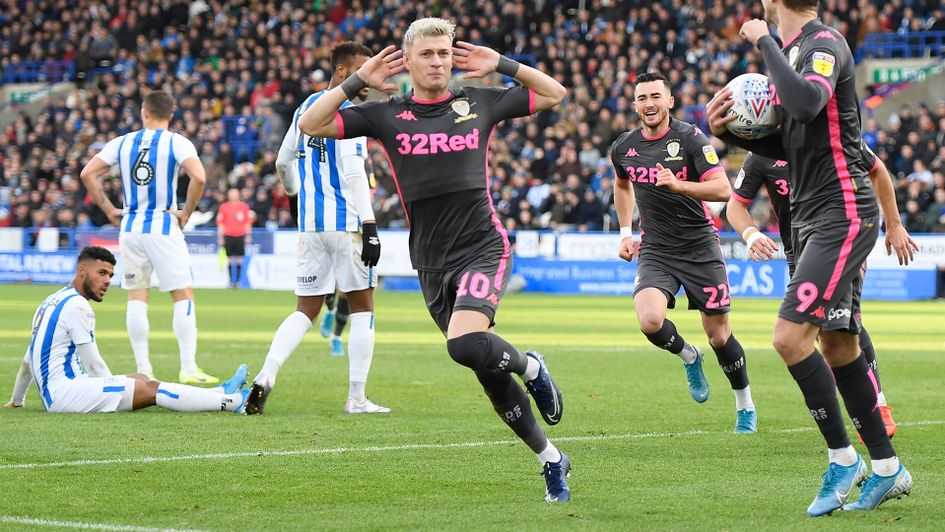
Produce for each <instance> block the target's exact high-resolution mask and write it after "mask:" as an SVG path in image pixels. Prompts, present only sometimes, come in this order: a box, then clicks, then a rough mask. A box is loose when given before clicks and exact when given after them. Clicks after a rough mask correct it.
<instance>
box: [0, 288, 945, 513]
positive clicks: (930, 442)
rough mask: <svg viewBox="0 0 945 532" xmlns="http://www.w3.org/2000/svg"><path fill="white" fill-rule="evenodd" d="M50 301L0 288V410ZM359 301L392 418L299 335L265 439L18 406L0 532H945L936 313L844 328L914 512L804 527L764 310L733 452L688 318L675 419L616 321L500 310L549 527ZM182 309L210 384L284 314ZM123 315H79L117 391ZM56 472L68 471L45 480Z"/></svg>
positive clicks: (629, 319) (420, 359)
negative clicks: (532, 393)
mask: <svg viewBox="0 0 945 532" xmlns="http://www.w3.org/2000/svg"><path fill="white" fill-rule="evenodd" d="M54 289H55V287H52V286H0V346H2V349H0V392H2V393H3V394H5V397H3V401H4V402H5V401H6V400H7V398H8V395H9V392H10V390H11V389H12V385H13V380H14V376H15V373H16V370H17V367H18V364H19V362H20V360H21V357H22V354H23V352H24V350H25V348H26V345H27V341H28V335H29V330H28V329H29V325H30V318H31V317H32V313H33V311H34V310H35V308H36V306H37V305H38V304H39V303H40V302H41V301H42V299H43V298H44V297H45V296H46V295H47V294H49V293H51V292H52V291H53V290H54ZM376 299H377V320H376V326H377V347H376V352H375V358H374V365H373V368H372V371H371V377H370V380H369V382H368V396H369V397H371V398H372V399H373V400H375V401H376V402H378V403H380V404H383V405H385V406H389V407H391V408H392V409H393V413H391V414H389V415H385V416H381V415H376V416H347V415H345V414H344V413H343V410H342V409H343V403H344V399H345V396H346V393H347V371H348V366H347V364H348V363H347V359H346V358H333V357H330V356H329V355H328V344H327V341H325V340H323V339H322V338H321V337H320V336H319V335H318V333H317V332H316V331H315V330H313V331H312V332H310V333H309V335H308V336H307V337H306V339H305V341H304V342H303V344H302V345H301V346H300V348H299V349H298V350H297V351H296V353H295V355H294V356H293V357H292V358H291V359H290V360H289V361H288V363H287V364H286V366H285V367H284V368H283V370H282V372H281V373H280V375H279V382H278V386H277V387H276V389H275V391H274V392H273V395H272V396H271V397H270V399H269V403H268V405H267V411H266V415H264V416H257V417H242V416H235V415H232V414H224V413H206V414H177V413H173V412H168V411H163V410H161V409H158V408H152V409H149V410H146V411H142V412H136V413H130V414H112V415H87V416H75V415H71V416H70V415H53V414H47V413H45V412H43V410H42V406H41V404H40V402H39V398H38V396H37V395H36V391H35V388H31V390H30V393H29V395H28V397H27V405H26V408H24V409H18V410H13V411H10V410H0V416H2V417H0V427H2V438H0V486H2V488H0V494H2V495H0V529H17V530H19V529H24V528H30V525H27V524H26V522H25V521H24V519H34V520H37V521H35V522H36V523H39V524H45V525H51V524H55V523H54V522H63V523H60V525H62V526H66V525H67V524H68V523H86V524H94V525H97V526H106V525H107V526H115V527H122V526H123V527H127V528H124V529H128V530H130V529H136V528H133V527H143V528H174V529H199V530H238V529H242V530H246V529H250V528H256V529H273V530H278V529H282V530H314V529H437V530H444V529H445V530H450V529H493V530H498V529H501V530H511V529H515V530H518V529H531V530H546V529H559V528H570V529H633V530H641V529H680V530H694V529H705V530H718V529H735V530H744V529H749V528H751V529H798V528H801V529H814V528H816V529H822V528H826V529H844V530H875V529H878V528H881V527H887V526H892V527H896V528H899V529H908V530H914V529H941V527H942V526H943V525H942V523H945V505H943V502H945V461H943V453H942V441H943V429H945V393H943V383H945V377H943V375H945V317H943V316H945V305H943V303H941V302H920V303H884V302H876V301H867V302H866V303H865V305H864V311H865V316H866V324H867V326H868V327H869V330H870V332H871V333H872V336H873V341H874V343H875V345H876V347H877V352H878V359H879V367H880V376H881V381H882V384H883V387H884V391H885V392H886V395H887V397H888V399H889V402H890V405H891V406H892V407H893V408H894V409H895V417H896V419H897V421H899V422H900V424H901V426H900V429H899V434H898V435H897V436H896V438H895V439H894V444H895V445H896V447H897V450H898V452H899V454H900V456H901V457H902V459H903V461H904V463H905V464H906V465H907V467H909V469H910V470H911V472H912V474H913V477H914V479H915V489H914V491H913V494H912V496H911V497H908V498H903V499H902V500H898V501H896V500H894V501H890V502H888V503H886V504H885V505H883V506H881V507H880V508H879V510H877V511H876V512H872V513H855V514H849V513H846V514H844V513H837V514H834V515H833V516H832V517H829V518H823V519H819V520H811V519H808V518H807V516H806V514H805V509H806V507H807V505H808V503H809V502H810V500H811V499H812V497H813V496H814V494H815V493H816V491H817V489H818V488H819V486H820V480H821V478H820V475H821V473H822V472H823V470H824V468H825V466H826V453H825V452H824V449H823V447H824V446H823V443H822V440H821V438H820V436H819V435H818V434H817V433H816V431H815V426H814V423H813V421H812V420H811V419H810V416H809V415H808V414H807V412H806V409H805V407H804V404H803V401H802V398H801V395H800V393H799V392H798V390H797V388H796V386H795V385H794V382H793V381H792V380H791V378H790V376H789V374H788V372H787V370H786V369H785V368H784V365H783V364H782V363H781V361H780V359H779V358H778V357H777V355H776V354H775V353H774V351H773V349H772V348H771V343H770V339H771V334H770V333H771V327H772V324H773V322H774V316H775V312H776V309H777V302H776V301H771V300H748V299H740V300H739V299H736V300H735V302H734V311H733V313H732V315H731V318H732V323H733V327H734V331H735V334H736V335H737V337H738V338H739V340H740V341H741V342H742V343H743V344H744V346H745V348H746V351H747V353H748V368H749V372H750V376H751V386H752V391H753V392H754V398H755V402H756V405H757V407H758V413H759V429H760V432H759V433H758V434H756V435H748V436H744V435H739V436H737V435H734V434H732V433H731V431H732V428H733V427H734V423H735V412H734V398H733V396H732V393H731V391H730V390H729V389H728V383H727V381H726V380H725V377H724V375H723V374H722V372H721V371H720V370H719V369H718V366H717V365H716V364H715V362H714V357H713V356H712V352H711V349H710V348H709V346H708V344H707V342H706V341H705V337H704V335H703V333H702V331H701V328H700V326H699V316H698V313H696V312H689V311H685V310H675V311H671V314H670V316H671V317H672V319H673V320H674V321H675V322H676V323H677V325H678V327H679V330H680V332H681V333H682V334H683V335H684V336H685V337H686V338H687V339H688V340H690V341H692V342H695V343H697V344H698V345H700V346H701V348H702V349H703V351H704V352H706V354H707V356H706V361H707V364H706V374H707V376H708V378H709V381H710V384H711V396H710V399H709V401H708V402H707V403H706V404H703V405H698V404H696V403H694V402H693V401H692V400H691V399H690V398H689V395H688V393H687V391H686V385H685V375H684V372H683V368H682V366H681V363H680V362H679V361H678V359H676V358H675V357H672V356H670V355H668V354H666V353H664V352H661V351H658V350H657V349H655V348H654V347H652V346H650V345H649V343H648V342H647V341H646V339H645V338H644V337H643V335H642V334H640V332H639V331H638V330H637V329H636V319H635V317H634V314H633V307H632V301H631V300H630V298H626V297H565V296H544V295H524V294H513V295H509V296H507V297H506V299H505V301H504V302H503V305H502V308H501V310H500V312H499V316H498V322H499V326H498V331H499V332H500V333H501V334H502V335H503V336H504V337H505V338H507V339H508V340H510V341H511V342H512V343H514V344H515V345H517V346H519V347H520V348H523V349H538V350H540V351H542V352H543V353H544V354H545V355H546V358H547V360H548V364H549V367H550V369H551V372H552V374H553V375H554V376H555V379H556V380H557V382H558V384H559V385H560V386H561V387H562V389H563V392H564V402H565V409H564V415H563V420H562V422H561V424H559V425H557V426H555V427H552V428H549V429H548V433H549V435H550V437H551V438H552V440H553V441H555V442H556V443H557V444H558V446H559V448H561V449H562V450H564V451H565V452H567V453H568V454H569V455H570V456H571V459H572V461H573V463H574V471H573V474H572V476H571V479H570V484H571V489H572V497H573V499H572V502H571V503H570V504H567V505H557V506H552V505H548V504H546V503H545V502H543V495H544V483H543V481H542V478H541V477H540V476H539V471H540V467H539V464H538V462H537V461H536V460H535V458H534V456H533V455H532V454H531V453H530V452H529V451H528V449H527V448H526V447H525V446H524V445H523V444H520V443H517V442H514V441H512V440H513V439H514V435H513V434H512V433H511V431H509V430H508V428H507V427H506V426H505V425H504V424H503V423H501V422H500V421H499V419H498V418H497V416H496V415H495V413H494V412H493V411H492V409H491V406H490V404H489V402H488V400H487V399H486V398H485V396H484V394H483V393H482V390H481V388H479V386H478V384H477V382H476V381H475V379H474V378H473V376H472V374H471V373H470V372H469V371H468V370H466V369H464V368H462V367H460V366H458V365H456V364H455V363H453V362H452V360H450V358H449V356H448V355H447V354H446V350H445V344H444V341H443V339H442V337H441V336H440V335H439V333H438V332H437V331H436V329H435V327H434V325H433V322H432V320H430V318H429V316H428V315H427V313H426V310H425V308H424V306H423V301H422V299H421V297H420V295H419V294H415V293H383V292H379V293H378V294H377V298H376ZM196 302H197V306H196V308H197V320H198V327H199V348H198V353H199V355H198V357H199V358H198V362H199V363H200V365H201V366H202V367H203V368H204V369H205V370H207V371H208V372H211V373H213V374H216V375H220V376H229V374H230V373H231V372H232V371H233V370H234V369H235V368H236V366H237V365H238V364H239V363H241V362H248V363H249V365H250V371H251V374H255V372H256V371H257V370H258V369H259V368H260V366H261V364H262V361H263V359H264V357H265V354H266V351H267V349H268V346H269V342H270V340H271V339H272V335H273V333H274V331H275V329H276V327H277V326H278V325H279V323H280V321H281V320H282V319H283V317H284V316H285V315H286V314H287V313H288V312H289V311H291V310H292V309H293V308H294V304H295V297H294V295H292V294H291V293H279V292H259V291H228V292H224V291H206V290H200V291H197V300H196ZM124 306H125V293H124V292H123V291H121V290H119V289H117V288H114V289H112V291H111V292H110V293H109V295H108V297H107V298H106V301H105V302H104V303H101V304H97V305H93V307H94V308H95V310H96V312H97V335H96V336H97V338H98V341H99V343H100V347H101V350H102V353H103V355H104V357H105V359H106V360H107V361H108V363H109V364H110V366H111V369H112V371H113V372H115V373H125V372H131V371H133V370H134V360H133V357H132V355H131V350H130V346H129V344H128V339H127V336H126V333H125V318H124ZM681 307H684V305H681ZM150 319H151V353H152V361H153V362H154V364H155V370H156V374H157V377H158V378H162V377H163V378H167V379H173V377H175V376H176V375H177V369H178V362H177V344H176V341H175V340H174V337H173V334H172V332H171V305H170V298H168V297H167V296H166V295H164V294H159V293H157V292H156V291H155V292H154V293H153V294H152V303H151V308H150ZM855 445H856V446H857V448H858V450H859V451H860V452H862V453H864V454H865V450H864V449H863V448H862V446H860V445H859V443H855ZM208 455H217V456H208ZM81 461H85V462H84V463H77V462H81ZM57 462H58V463H61V462H67V464H59V465H44V464H51V463H57ZM24 464H25V466H24ZM855 493H856V492H855ZM113 529H114V530H118V529H122V528H113Z"/></svg>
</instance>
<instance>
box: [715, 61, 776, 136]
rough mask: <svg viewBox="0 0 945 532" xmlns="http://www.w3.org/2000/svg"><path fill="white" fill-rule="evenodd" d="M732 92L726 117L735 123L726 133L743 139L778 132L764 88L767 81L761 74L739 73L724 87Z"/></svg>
mask: <svg viewBox="0 0 945 532" xmlns="http://www.w3.org/2000/svg"><path fill="white" fill-rule="evenodd" d="M726 86H727V87H728V88H729V89H731V90H732V100H733V102H734V103H733V105H732V107H731V109H729V110H728V113H727V114H726V116H731V115H734V116H735V120H733V121H731V122H729V123H728V124H726V127H727V128H728V130H729V131H730V132H731V133H732V134H733V135H735V136H738V137H741V138H743V139H760V138H764V137H767V136H768V135H770V134H771V133H773V132H774V131H775V130H777V129H778V113H777V111H776V110H775V108H774V101H773V98H772V95H771V92H770V91H769V88H768V78H767V77H765V76H762V75H761V74H742V75H741V76H738V77H736V78H735V79H733V80H732V81H730V82H729V83H728V85H726Z"/></svg>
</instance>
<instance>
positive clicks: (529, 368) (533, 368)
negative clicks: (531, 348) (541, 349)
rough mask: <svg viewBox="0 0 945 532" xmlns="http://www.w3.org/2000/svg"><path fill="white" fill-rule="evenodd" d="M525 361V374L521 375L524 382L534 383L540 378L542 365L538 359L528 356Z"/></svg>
mask: <svg viewBox="0 0 945 532" xmlns="http://www.w3.org/2000/svg"><path fill="white" fill-rule="evenodd" d="M525 361H526V362H525V373H522V375H521V376H522V382H528V381H533V380H535V377H537V376H538V372H539V371H541V364H539V363H538V359H536V358H532V357H530V356H526V357H525Z"/></svg>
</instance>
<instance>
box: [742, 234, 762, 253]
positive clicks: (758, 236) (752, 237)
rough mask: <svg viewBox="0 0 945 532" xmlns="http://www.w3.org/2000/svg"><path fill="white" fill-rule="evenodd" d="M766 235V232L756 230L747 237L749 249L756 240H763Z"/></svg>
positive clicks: (746, 241)
mask: <svg viewBox="0 0 945 532" xmlns="http://www.w3.org/2000/svg"><path fill="white" fill-rule="evenodd" d="M764 237H765V235H764V233H762V232H761V231H756V232H754V233H752V234H750V235H748V238H746V239H745V243H746V244H748V249H751V246H752V245H753V244H754V243H755V242H757V241H759V240H761V239H762V238H764Z"/></svg>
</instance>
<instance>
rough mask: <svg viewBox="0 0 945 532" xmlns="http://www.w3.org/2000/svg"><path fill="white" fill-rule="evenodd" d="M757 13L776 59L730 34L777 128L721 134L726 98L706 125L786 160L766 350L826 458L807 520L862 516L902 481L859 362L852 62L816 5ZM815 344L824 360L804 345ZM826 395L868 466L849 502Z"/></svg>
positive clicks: (869, 212)
mask: <svg viewBox="0 0 945 532" xmlns="http://www.w3.org/2000/svg"><path fill="white" fill-rule="evenodd" d="M763 3H764V8H765V17H766V18H767V19H768V21H770V22H772V23H774V24H777V27H778V34H779V35H785V36H791V37H790V38H789V39H788V40H787V41H786V43H785V46H784V48H783V50H782V49H781V48H780V47H779V46H778V44H777V42H776V41H775V40H774V38H773V37H771V35H770V33H769V31H768V23H767V22H765V21H763V20H757V19H755V20H750V21H748V22H746V23H745V24H744V25H743V26H742V28H741V34H742V36H743V37H744V38H745V39H746V40H748V41H749V42H750V43H751V44H752V45H755V46H757V47H758V49H759V50H760V51H761V54H762V57H763V58H764V62H765V65H766V66H767V69H768V76H769V79H770V80H771V82H772V83H773V89H772V90H773V91H775V96H776V98H777V99H776V105H778V106H779V109H778V110H779V116H780V117H781V128H780V130H779V132H778V133H776V134H774V135H772V136H770V137H767V138H765V139H762V140H757V141H748V140H744V139H739V138H738V137H735V136H734V135H732V134H730V133H727V131H726V127H725V124H726V123H727V122H729V121H731V120H732V119H733V118H734V117H725V113H726V112H727V111H728V109H729V108H730V107H731V105H732V102H731V100H730V96H731V90H729V89H723V90H722V91H719V92H718V93H717V94H716V95H715V97H714V98H713V99H712V101H711V102H710V103H709V106H708V115H709V124H710V125H711V127H712V132H713V133H714V134H715V135H717V136H719V137H720V138H723V139H724V140H726V141H728V142H732V143H734V144H737V145H739V146H742V147H744V148H745V149H748V150H751V151H753V152H755V153H757V154H760V155H764V156H766V157H770V158H774V159H780V160H786V161H787V162H788V168H789V171H790V174H791V185H792V190H791V223H792V227H793V229H792V237H793V247H794V253H795V256H796V257H797V259H796V262H797V264H796V269H795V271H794V275H793V276H792V277H791V282H790V284H789V285H788V287H787V293H786V294H785V298H784V301H783V302H782V304H781V309H780V310H779V312H778V319H777V321H776V323H775V327H774V347H775V349H776V350H777V351H778V353H779V354H780V355H781V358H783V359H784V361H785V363H786V364H787V365H788V369H789V370H790V372H791V375H792V376H793V377H794V379H795V380H796V381H797V384H798V386H799V387H800V389H801V392H802V393H803V395H804V400H805V402H806V403H807V407H808V409H809V411H810V413H811V415H812V416H813V417H814V420H815V421H816V422H817V425H818V427H819V428H820V431H821V434H822V435H823V437H824V440H825V441H826V443H827V449H828V452H827V455H828V460H829V466H828V469H827V472H826V473H825V474H824V481H823V485H822V487H821V490H820V492H819V493H818V494H817V496H816V497H815V498H814V501H813V502H812V503H811V505H810V506H809V507H808V509H807V512H808V514H809V515H811V516H819V515H825V514H830V513H832V512H833V511H835V510H838V509H840V508H843V509H847V510H873V509H875V508H876V507H877V506H879V505H880V504H882V503H883V502H884V501H886V500H888V499H890V498H896V497H900V496H901V495H903V494H908V493H909V492H910V490H911V489H912V477H911V475H910V474H909V472H908V471H907V470H906V469H905V467H903V465H902V464H901V463H900V462H899V458H898V457H897V456H896V451H895V450H894V449H893V446H892V443H891V442H890V440H889V435H888V434H887V433H886V427H885V425H884V423H883V418H882V415H881V414H880V410H879V408H877V406H878V404H877V399H878V398H877V393H878V390H877V387H876V380H875V377H874V376H873V373H872V371H871V369H870V367H869V364H867V362H866V358H865V357H863V356H860V346H859V341H858V337H857V333H858V332H859V328H860V323H859V321H860V320H859V318H860V309H859V308H858V307H857V306H856V304H857V303H858V299H859V291H860V289H861V284H860V283H859V281H858V279H859V277H860V267H861V266H862V264H863V262H864V261H865V260H866V257H867V256H868V255H869V253H870V251H871V250H872V248H873V245H874V244H875V242H876V238H877V235H878V232H879V220H878V215H879V210H878V208H877V206H876V196H875V194H874V193H873V188H872V187H871V186H870V182H869V180H868V179H867V173H868V172H867V170H868V168H866V166H865V164H864V162H863V159H862V154H861V150H860V140H861V135H860V116H859V105H858V101H859V100H858V98H857V96H856V90H855V81H856V80H855V73H854V68H855V65H854V63H853V54H852V53H851V52H850V49H849V47H848V46H847V43H846V40H845V39H844V37H843V35H841V34H840V33H838V32H837V31H836V30H834V29H833V28H831V27H829V26H826V25H825V24H823V23H822V22H821V21H820V20H818V19H817V6H818V4H819V2H818V1H817V0H790V1H786V2H777V3H773V2H769V1H765V2H763ZM818 337H819V338H820V347H821V349H822V350H823V355H821V353H820V351H818V350H817V349H816V348H815V346H814V341H815V339H817V338H818ZM824 360H826V362H827V364H824ZM828 365H829V366H828ZM828 367H829V369H828ZM837 390H839V392H840V395H842V396H843V402H844V405H845V406H846V409H847V413H848V414H849V415H850V418H852V420H853V424H854V426H856V427H858V428H859V432H860V435H861V436H862V437H863V440H864V442H865V444H866V447H867V449H869V454H870V458H871V462H872V467H873V474H872V475H870V477H869V478H868V479H867V480H866V484H865V485H864V486H863V489H862V491H861V493H860V497H859V499H858V500H856V501H855V502H852V503H849V504H847V503H846V501H847V498H848V496H849V495H850V493H851V492H852V491H853V487H854V485H857V484H859V483H860V482H862V481H863V480H864V479H866V476H867V467H866V464H865V463H864V461H863V459H862V458H861V457H860V455H859V454H858V453H857V452H856V450H854V448H853V446H852V445H850V440H849V437H848V436H847V431H846V428H845V426H844V422H843V416H842V414H841V413H840V403H839V401H838V400H837V393H836V392H837Z"/></svg>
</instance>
